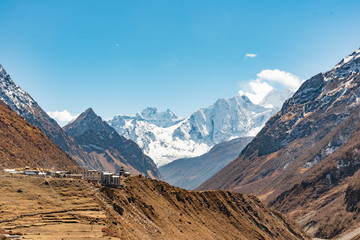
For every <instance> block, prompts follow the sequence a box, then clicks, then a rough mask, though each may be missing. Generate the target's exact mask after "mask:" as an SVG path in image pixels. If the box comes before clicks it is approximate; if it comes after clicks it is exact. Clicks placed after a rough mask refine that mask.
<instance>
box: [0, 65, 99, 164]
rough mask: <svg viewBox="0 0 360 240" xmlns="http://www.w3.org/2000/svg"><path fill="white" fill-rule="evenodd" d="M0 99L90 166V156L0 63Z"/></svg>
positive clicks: (78, 160)
mask: <svg viewBox="0 0 360 240" xmlns="http://www.w3.org/2000/svg"><path fill="white" fill-rule="evenodd" d="M0 99H1V100H3V101H4V102H5V103H6V104H7V105H8V106H9V107H10V108H11V109H12V110H13V111H14V112H16V113H17V114H19V115H20V116H21V117H22V118H24V119H25V120H26V121H27V122H29V123H31V124H33V125H34V126H35V127H38V128H39V129H40V130H41V131H42V132H44V133H45V134H46V135H47V136H48V137H49V138H50V139H51V140H52V141H53V142H54V143H55V144H57V145H58V146H59V147H60V148H61V149H62V150H63V151H65V152H66V153H68V154H69V155H70V156H71V157H72V158H74V159H75V160H76V161H77V162H78V163H79V164H80V165H81V166H83V167H87V168H91V167H95V166H93V165H92V161H93V160H92V159H91V157H90V156H89V155H88V154H87V153H86V152H85V151H84V150H83V149H82V148H81V147H80V146H79V145H78V144H77V143H76V142H75V141H74V139H72V138H71V137H70V136H68V135H67V134H66V133H65V132H64V131H63V130H62V129H61V127H60V126H59V125H58V124H57V123H56V121H55V120H53V119H52V118H50V117H49V115H47V114H46V112H45V111H43V110H42V109H41V107H40V106H39V105H38V104H37V103H36V102H35V101H34V99H32V97H31V96H30V95H29V94H28V93H27V92H25V91H24V90H23V89H21V88H20V87H19V86H18V85H17V84H16V83H15V82H14V81H13V80H12V79H11V77H10V75H9V74H7V73H6V71H5V69H4V68H3V66H2V65H1V64H0Z"/></svg>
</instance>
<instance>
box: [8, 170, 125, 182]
mask: <svg viewBox="0 0 360 240" xmlns="http://www.w3.org/2000/svg"><path fill="white" fill-rule="evenodd" d="M3 171H4V172H5V173H8V174H11V175H17V174H21V175H28V176H38V177H56V178H72V179H84V180H86V181H89V182H94V183H100V184H101V185H103V186H107V187H120V177H121V176H125V177H128V176H130V173H129V172H125V170H124V168H123V167H121V168H120V171H119V174H114V173H110V172H100V171H97V170H82V171H70V172H67V171H52V170H49V169H41V170H40V169H30V167H28V166H26V167H25V168H18V169H4V170H3Z"/></svg>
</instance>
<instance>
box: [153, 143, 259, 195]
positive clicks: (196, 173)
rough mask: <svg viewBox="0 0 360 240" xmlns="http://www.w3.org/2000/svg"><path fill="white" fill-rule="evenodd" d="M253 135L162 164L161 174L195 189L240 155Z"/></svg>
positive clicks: (166, 178)
mask: <svg viewBox="0 0 360 240" xmlns="http://www.w3.org/2000/svg"><path fill="white" fill-rule="evenodd" d="M252 139H253V138H252V137H242V138H236V139H233V140H230V141H226V142H222V143H219V144H217V145H215V146H214V147H213V148H211V149H210V151H209V152H207V153H205V154H203V155H201V156H199V157H194V158H183V159H178V160H175V161H173V162H171V163H169V164H166V165H164V166H161V167H160V168H159V171H160V173H161V176H162V177H163V178H164V179H165V181H167V182H168V183H170V184H171V185H173V186H176V187H181V188H185V189H189V190H192V189H195V188H196V187H198V186H199V185H200V184H201V183H203V182H204V181H205V180H207V179H208V178H210V177H211V176H213V175H214V174H215V173H217V172H218V171H219V170H220V169H222V168H223V167H225V166H226V165H227V164H228V163H230V162H231V161H232V160H234V159H235V158H236V157H238V156H239V154H240V152H241V150H242V149H244V147H245V146H246V145H247V144H248V143H249V142H250V141H251V140H252Z"/></svg>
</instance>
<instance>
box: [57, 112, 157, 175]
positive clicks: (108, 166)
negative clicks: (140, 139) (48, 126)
mask: <svg viewBox="0 0 360 240" xmlns="http://www.w3.org/2000/svg"><path fill="white" fill-rule="evenodd" d="M63 129H64V130H65V131H66V133H67V134H69V135H70V136H71V137H73V138H74V139H75V141H76V142H77V143H78V144H79V145H80V146H81V147H82V148H83V149H84V150H86V151H87V153H88V154H90V155H91V156H92V157H93V158H94V159H95V162H97V164H98V166H97V169H101V170H103V171H109V172H119V169H120V166H123V167H124V168H125V170H126V171H129V172H131V173H132V174H145V175H146V176H148V177H154V178H158V179H159V178H160V174H159V171H158V169H157V167H156V165H155V163H154V162H153V161H152V159H151V158H149V157H148V156H146V155H145V154H144V153H143V152H142V151H141V149H140V148H139V147H138V145H137V144H136V143H135V142H133V141H132V140H127V139H126V138H124V137H122V136H120V135H119V134H118V133H117V132H116V131H115V130H114V129H113V128H112V127H110V126H109V125H108V124H107V123H106V122H104V121H102V119H101V117H99V116H97V115H96V114H95V112H94V111H93V110H92V109H91V108H89V109H87V110H86V111H85V112H84V113H82V114H81V115H80V116H79V117H77V118H76V119H75V120H74V121H72V122H71V123H69V124H68V125H66V126H65V127H64V128H63Z"/></svg>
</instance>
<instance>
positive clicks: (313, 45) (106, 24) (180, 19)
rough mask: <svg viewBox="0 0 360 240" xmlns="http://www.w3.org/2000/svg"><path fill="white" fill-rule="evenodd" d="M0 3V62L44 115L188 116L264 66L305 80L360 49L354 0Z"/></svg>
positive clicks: (242, 86)
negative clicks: (154, 110) (154, 112)
mask: <svg viewBox="0 0 360 240" xmlns="http://www.w3.org/2000/svg"><path fill="white" fill-rule="evenodd" d="M0 9H1V14H0V26H1V37H0V63H1V64H3V66H4V68H5V69H6V70H7V72H8V73H9V74H10V75H11V77H12V78H13V80H14V81H15V82H16V83H18V84H19V85H20V86H21V87H22V88H23V89H24V90H26V91H27V92H29V93H30V95H31V96H32V97H33V98H34V99H35V100H36V101H37V102H38V103H39V104H40V106H41V107H42V108H43V109H44V110H46V111H56V110H57V111H63V110H67V111H69V112H70V113H72V114H78V113H81V112H82V111H84V110H85V109H86V108H88V107H93V109H94V110H95V112H96V113H98V114H99V115H100V116H102V117H103V118H105V119H108V118H110V117H112V116H114V115H116V114H134V113H136V112H138V111H141V110H142V109H143V108H145V107H147V106H154V107H158V108H159V109H160V110H165V109H167V108H170V109H171V110H172V111H174V112H175V113H176V114H178V115H180V116H188V115H189V114H191V113H192V112H193V111H195V110H197V109H198V108H200V107H207V106H208V105H211V104H212V103H214V102H215V101H216V100H217V99H218V98H223V97H233V96H235V95H236V94H238V91H239V90H243V91H250V90H251V89H249V85H248V83H249V82H251V81H254V80H255V79H257V78H258V76H257V75H258V74H259V73H261V72H262V71H263V70H275V69H279V70H281V71H284V73H285V72H286V73H289V74H290V73H291V74H292V75H291V76H293V77H297V79H300V80H304V79H307V78H309V77H311V76H312V75H314V74H317V73H319V72H322V71H326V70H329V69H330V68H332V67H333V66H334V65H335V64H336V63H337V62H339V61H340V60H341V59H342V58H343V57H345V56H346V55H347V54H349V53H351V52H352V51H353V50H355V49H356V48H358V47H359V46H360V24H359V23H360V14H359V12H360V0H346V1H331V0H323V1H321V0H317V1H314V0H312V1H306V0H304V1H292V0H287V1H240V0H237V1H230V0H229V1H220V0H218V1H211V0H206V1H194V0H192V1H186V0H183V1H175V0H174V1H170V0H166V1H165V0H164V1H148V0H147V1H136V0H131V1H120V0H118V1H110V0H107V1H100V0H98V1H89V0H87V1H47V0H44V1H14V0H0ZM249 53H251V54H256V57H246V54H249ZM269 83H270V82H269ZM270 84H271V85H273V86H275V87H278V88H284V87H286V86H285V85H284V84H279V82H278V83H276V82H275V81H273V82H271V83H270Z"/></svg>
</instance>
